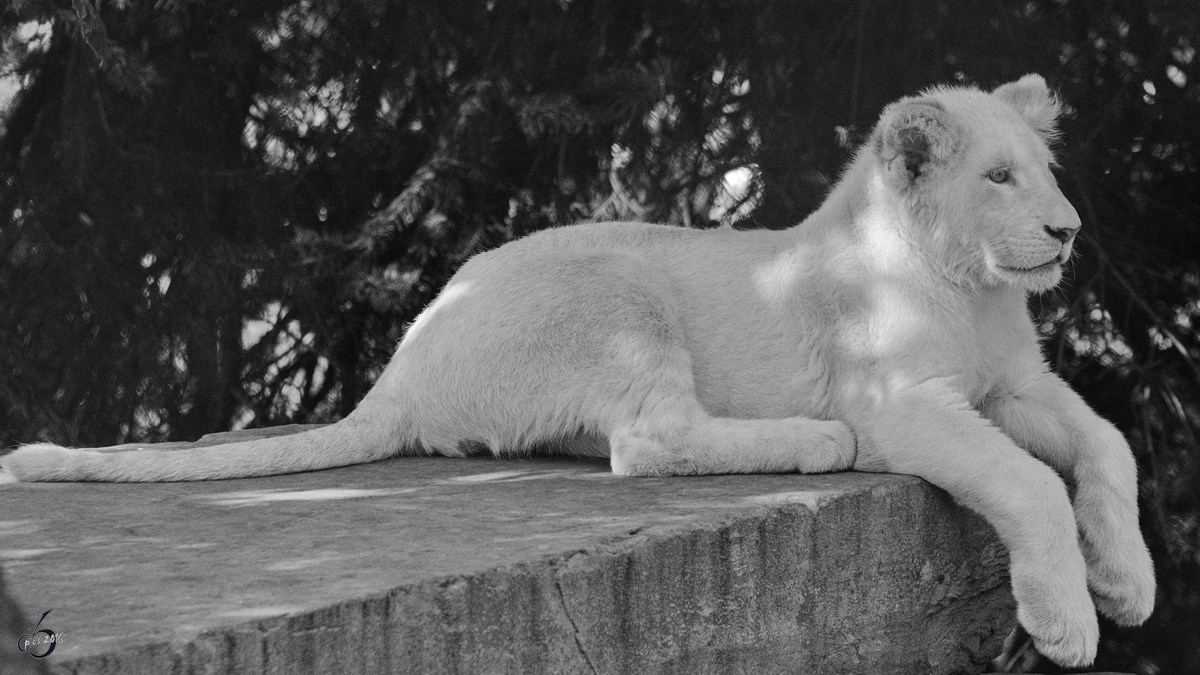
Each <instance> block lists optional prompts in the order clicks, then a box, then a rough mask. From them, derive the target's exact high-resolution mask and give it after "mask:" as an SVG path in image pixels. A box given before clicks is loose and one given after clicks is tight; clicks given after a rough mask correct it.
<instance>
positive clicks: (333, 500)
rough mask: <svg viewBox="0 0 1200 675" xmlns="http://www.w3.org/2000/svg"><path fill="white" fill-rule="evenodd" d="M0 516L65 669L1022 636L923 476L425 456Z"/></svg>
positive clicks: (461, 666) (63, 497)
mask: <svg viewBox="0 0 1200 675" xmlns="http://www.w3.org/2000/svg"><path fill="white" fill-rule="evenodd" d="M0 504H3V507H2V509H0V549H2V550H0V559H3V561H4V565H5V568H6V570H7V581H8V584H7V585H8V592H9V594H10V596H12V597H13V598H14V599H15V600H16V601H17V602H18V603H19V604H20V605H21V606H22V608H23V609H24V614H25V616H26V617H29V616H32V617H37V616H40V615H41V614H42V612H45V611H46V610H48V609H53V610H54V612H53V614H51V615H49V616H48V617H47V618H46V624H47V626H44V627H49V628H51V629H52V630H54V631H56V632H58V633H60V634H61V635H62V642H61V644H60V645H59V646H58V648H57V650H56V651H55V652H54V653H53V654H51V655H50V657H49V658H47V659H45V662H46V663H48V665H50V666H51V670H52V672H56V673H154V674H158V673H230V674H232V673H238V674H243V673H288V674H291V673H681V674H683V673H689V674H690V673H728V672H751V673H760V672H762V673H767V672H771V673H775V672H795V673H855V674H859V673H873V672H878V673H955V672H979V671H980V670H981V669H982V667H983V664H984V663H985V662H986V660H987V658H989V657H990V656H991V655H994V653H996V652H997V651H998V650H999V646H1000V642H1001V641H1002V639H1003V636H1004V635H1005V634H1006V633H1007V631H1008V629H1010V628H1011V627H1012V625H1013V618H1012V600H1011V596H1010V595H1009V592H1008V578H1007V572H1006V566H1007V562H1008V555H1007V553H1006V552H1005V550H1004V549H1003V547H1002V546H1001V545H1000V544H999V543H998V541H997V540H996V539H995V536H994V534H993V533H992V531H991V528H989V527H988V526H987V525H986V524H985V523H983V522H982V521H981V520H980V519H978V518H977V517H975V516H973V515H971V514H969V513H967V512H966V511H964V510H962V509H960V508H958V507H957V506H955V505H953V504H952V503H951V502H950V500H949V499H948V498H947V497H946V496H945V495H944V494H943V493H941V492H940V491H938V490H935V489H933V488H931V487H929V486H928V485H926V484H925V483H923V482H922V481H920V480H917V479H914V478H908V477H902V476H892V475H875V474H854V473H847V474H835V475H825V476H797V475H766V476H762V475H760V476H714V477H698V478H666V479H658V478H643V479H631V478H619V477H615V476H613V475H611V474H610V473H609V472H608V469H607V466H606V464H604V463H601V462H591V461H580V460H550V459H545V460H523V461H507V460H506V461H497V460H489V459H468V460H459V459H444V458H420V459H399V460H393V461H387V462H380V463H376V464H372V465H366V466H358V467H349V468H345V469H336V470H331V471H324V472H318V473H311V474H301V475H293V476H279V477H274V478H262V479H247V480H236V481H224V482H213V483H173V484H160V485H101V484H41V485H36V484H35V485H28V484H16V485H5V486H0ZM0 649H7V647H4V646H0ZM20 656H22V657H24V655H20Z"/></svg>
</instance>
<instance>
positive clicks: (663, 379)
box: [608, 346, 856, 476]
mask: <svg viewBox="0 0 1200 675" xmlns="http://www.w3.org/2000/svg"><path fill="white" fill-rule="evenodd" d="M671 351H673V352H675V353H674V354H672V355H671V356H672V357H671V358H665V359H663V360H662V361H661V362H660V363H659V364H658V365H657V368H656V369H654V370H652V371H650V372H643V373H642V374H641V376H640V378H639V379H641V380H642V382H643V383H645V382H651V383H652V384H650V386H648V387H646V389H645V393H643V394H638V395H636V396H634V395H633V392H636V391H637V390H638V387H636V386H635V387H631V388H630V394H631V395H630V396H628V397H627V400H626V401H625V402H624V403H625V404H626V405H625V406H623V407H624V408H625V410H627V411H629V414H627V415H624V416H619V417H618V418H617V419H615V420H612V424H611V427H610V429H609V431H608V442H609V447H610V453H611V454H610V457H611V462H612V469H613V472H614V473H617V474H620V475H624V476H674V475H700V474H730V473H793V472H799V473H824V472H829V471H844V470H847V469H849V468H850V466H851V465H852V464H853V463H854V459H855V456H856V443H855V437H854V434H853V432H851V430H850V428H849V427H848V426H846V424H844V423H842V422H838V421H821V420H814V419H810V418H806V417H786V418H781V419H734V418H728V417H713V416H712V415H709V414H708V412H707V411H705V410H704V408H703V406H702V405H701V404H700V401H699V400H698V399H697V397H696V393H695V388H694V385H693V381H692V376H691V364H690V360H689V359H688V356H687V354H686V352H685V351H684V350H683V348H682V346H674V347H673V349H672V350H671ZM630 399H632V400H630Z"/></svg>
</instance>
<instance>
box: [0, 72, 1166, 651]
mask: <svg viewBox="0 0 1200 675" xmlns="http://www.w3.org/2000/svg"><path fill="white" fill-rule="evenodd" d="M1058 112H1059V108H1058V103H1057V101H1056V99H1055V97H1054V96H1053V95H1052V94H1051V92H1050V91H1049V90H1048V89H1047V88H1046V84H1045V82H1044V81H1043V80H1042V78H1041V77H1038V76H1036V75H1028V76H1026V77H1024V78H1022V79H1020V80H1018V81H1016V82H1012V83H1009V84H1006V85H1004V86H1002V87H1000V88H998V89H996V90H995V91H993V92H990V93H987V92H983V91H980V90H977V89H973V88H935V89H931V90H929V91H927V92H925V93H924V94H922V95H920V96H918V97H913V98H905V99H902V100H900V101H898V102H896V103H894V104H892V105H890V106H888V108H887V109H886V110H884V111H883V115H882V117H881V118H880V120H879V124H878V125H877V126H876V128H875V130H874V132H873V134H872V136H871V139H870V141H869V142H868V143H867V144H866V145H865V146H864V147H863V148H862V149H861V150H860V151H859V152H858V154H857V156H856V157H855V159H854V161H853V163H852V164H851V165H850V166H849V168H848V170H847V171H846V173H845V175H844V176H843V178H842V179H841V182H839V183H838V185H837V187H836V188H835V189H834V190H833V192H832V193H831V194H830V195H829V198H828V200H827V201H826V202H825V204H824V205H823V206H822V207H821V208H820V210H818V211H817V212H816V213H814V214H812V215H811V216H809V217H808V218H807V219H806V220H805V221H804V222H803V223H801V224H800V225H798V226H796V227H794V228H792V229H790V230H787V231H782V232H767V231H759V232H735V231H731V230H724V231H695V230H688V229H682V228H677V227H667V226H662V225H647V224H639V223H609V224H596V225H578V226H574V227H564V228H561V229H555V230H550V231H545V232H541V233H538V234H535V235H533V236H530V237H527V238H525V239H522V240H520V241H516V242H513V243H510V244H508V245H506V246H503V247H501V248H499V249H497V250H495V251H491V252H489V253H484V254H481V255H479V256H476V257H475V258H473V259H472V260H471V261H470V262H468V263H467V264H466V265H464V266H463V268H462V269H461V270H460V271H459V272H458V274H456V275H455V276H454V278H453V279H451V281H450V283H449V284H447V286H446V288H445V290H443V291H442V293H441V295H440V296H439V297H438V299H437V300H436V301H435V302H434V303H433V304H432V305H430V306H429V308H428V309H426V310H425V312H424V313H422V314H421V316H420V317H419V318H418V319H417V321H416V323H414V324H413V326H412V328H411V329H410V330H409V331H408V333H407V335H406V336H405V338H404V340H403V341H402V342H401V343H400V346H399V347H398V349H397V350H396V354H395V356H394V357H393V359H392V361H391V363H390V365H389V366H388V367H387V369H386V371H385V372H384V373H383V375H382V376H381V377H380V379H379V381H378V383H376V385H375V387H374V389H372V390H371V392H370V393H369V394H367V396H366V397H365V398H364V399H363V401H362V403H361V404H360V405H359V407H358V409H357V410H355V411H354V413H353V414H351V415H350V416H349V417H347V418H346V419H344V420H342V421H341V422H339V423H337V424H335V425H332V426H329V427H324V428H320V429H317V430H314V431H308V432H306V433H303V434H299V435H294V436H284V437H278V438H269V439H264V440H255V441H248V442H242V443H233V444H229V445H220V446H215V447H207V448H201V449H195V450H190V451H182V452H162V451H156V450H153V449H137V450H131V451H127V452H96V451H94V450H74V449H67V448H61V447H58V446H54V445H48V444H37V445H28V446H25V447H23V448H20V449H19V450H17V451H16V452H14V453H12V454H10V455H8V456H6V457H4V458H3V459H0V465H2V466H3V468H4V469H5V470H6V471H7V472H8V474H9V475H10V479H11V478H12V477H15V478H16V479H17V480H22V481H78V480H85V481H86V480H91V481H179V480H208V479H220V478H233V477H242V476H261V475H268V474H278V473H286V472H296V471H309V470H313V469H324V468H328V467H334V466H344V465H348V464H357V463H363V462H371V461H375V460H379V459H384V458H387V457H395V456H397V455H405V454H408V455H412V454H420V453H436V454H441V455H450V456H461V455H464V454H467V453H469V452H472V451H474V450H477V449H483V448H486V449H488V450H490V451H492V452H494V453H498V454H500V453H505V452H513V451H522V452H523V451H527V450H530V449H536V448H550V449H553V450H555V451H558V452H567V453H574V454H588V455H600V456H607V457H610V458H611V462H612V469H613V471H614V472H616V473H618V474H622V475H627V476H650V475H654V476H663V475H679V474H720V473H755V472H787V471H798V472H806V473H807V472H820V471H844V470H847V469H857V470H861V471H892V472H897V473H906V474H913V475H916V476H920V477H922V478H924V479H926V480H928V481H929V482H931V483H933V484H934V485H937V486H939V487H941V488H943V489H945V490H947V491H948V492H949V493H950V494H951V495H953V496H954V497H955V498H956V499H957V500H958V501H959V502H961V503H963V504H965V505H966V506H968V507H970V508H972V509H974V510H975V511H977V512H979V513H981V514H982V515H983V516H984V517H985V518H987V520H988V521H989V522H990V523H991V524H992V525H993V526H994V527H995V528H996V531H997V532H998V533H999V535H1000V537H1001V539H1002V540H1003V541H1004V543H1005V544H1006V545H1007V546H1008V548H1009V550H1010V552H1011V555H1012V584H1013V592H1014V594H1015V596H1016V598H1017V601H1018V604H1019V608H1018V616H1019V618H1020V621H1021V623H1022V624H1023V625H1024V626H1025V628H1026V629H1027V630H1028V631H1029V633H1030V634H1031V635H1033V637H1034V639H1035V644H1036V646H1037V648H1038V649H1039V650H1040V651H1041V652H1042V653H1043V654H1045V655H1047V656H1049V657H1050V658H1051V659H1053V660H1055V661H1057V662H1058V663H1060V664H1063V665H1067V666H1080V665H1085V664H1087V663H1089V662H1091V661H1092V660H1093V658H1094V656H1095V653H1096V643H1097V639H1098V630H1097V621H1096V612H1095V608H1098V609H1099V610H1100V611H1101V612H1103V613H1104V614H1105V615H1107V616H1109V617H1112V618H1113V619H1114V620H1116V621H1117V622H1118V623H1120V624H1125V625H1131V624H1139V623H1142V622H1143V621H1144V620H1145V619H1146V618H1147V617H1148V616H1149V614H1150V612H1151V610H1152V609H1153V605H1154V573H1153V569H1152V567H1151V562H1150V556H1149V553H1148V552H1147V550H1146V546H1145V544H1144V543H1143V541H1142V536H1141V533H1140V532H1139V530H1138V514H1137V485H1136V477H1135V466H1134V462H1133V458H1132V456H1131V454H1130V451H1129V447H1128V445H1127V444H1126V442H1125V440H1124V439H1123V438H1122V436H1121V434H1120V433H1118V432H1117V430H1116V429H1115V428H1114V427H1113V426H1112V425H1111V424H1109V423H1108V422H1106V421H1105V420H1103V419H1101V418H1100V417H1098V416H1097V415H1096V414H1095V413H1094V412H1092V411H1091V410H1090V409H1089V408H1088V406H1087V405H1085V404H1084V402H1083V401H1082V400H1081V399H1080V398H1079V396H1077V395H1076V394H1075V392H1073V391H1072V390H1071V389H1070V388H1068V387H1067V385H1066V384H1064V383H1063V381H1062V380H1060V379H1059V378H1058V377H1056V376H1055V375H1054V374H1052V373H1050V372H1049V371H1048V370H1047V367H1046V364H1045V363H1044V361H1043V359H1042V357H1041V355H1040V353H1039V348H1038V341H1037V336H1036V334H1035V331H1034V326H1033V323H1032V322H1031V320H1030V318H1029V316H1028V313H1027V311H1026V303H1025V301H1026V295H1027V294H1029V293H1030V292H1040V291H1045V290H1047V289H1049V288H1051V287H1053V286H1054V285H1055V284H1057V283H1058V281H1059V278H1060V277H1061V276H1062V266H1063V264H1064V263H1065V262H1066V261H1067V258H1068V257H1069V256H1070V253H1071V244H1072V241H1073V239H1074V237H1075V233H1076V232H1077V231H1078V230H1079V226H1080V221H1079V217H1078V216H1077V215H1076V213H1075V209H1073V208H1072V207H1071V205H1070V204H1069V203H1068V202H1067V200H1066V199H1065V198H1064V197H1063V195H1062V193H1061V192H1060V191H1059V190H1058V187H1057V185H1056V184H1055V179H1054V177H1053V176H1052V175H1051V172H1050V165H1051V163H1052V161H1053V160H1052V157H1051V153H1050V150H1049V149H1048V148H1047V142H1048V140H1049V139H1050V138H1052V137H1053V136H1054V134H1055V124H1056V120H1057V117H1058ZM1060 474H1061V475H1062V476H1065V477H1066V478H1067V479H1068V480H1070V481H1071V482H1072V483H1073V484H1074V485H1075V486H1076V490H1075V495H1074V504H1072V503H1071V501H1070V500H1069V499H1068V493H1067V488H1066V486H1065V485H1064V483H1063V480H1062V479H1061V478H1060V477H1059V476H1060ZM1089 591H1090V592H1089ZM1093 601H1094V603H1095V606H1093Z"/></svg>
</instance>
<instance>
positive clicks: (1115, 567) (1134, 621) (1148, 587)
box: [1088, 541, 1154, 626]
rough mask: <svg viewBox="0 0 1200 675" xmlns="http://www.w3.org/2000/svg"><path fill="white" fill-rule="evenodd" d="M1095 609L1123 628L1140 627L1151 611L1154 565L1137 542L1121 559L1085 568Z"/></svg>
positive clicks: (1109, 557)
mask: <svg viewBox="0 0 1200 675" xmlns="http://www.w3.org/2000/svg"><path fill="white" fill-rule="evenodd" d="M1088 586H1089V587H1091V589H1092V593H1093V597H1094V600H1095V603H1096V609H1098V610H1100V612H1101V613H1103V614H1104V616H1107V617H1108V618H1110V619H1112V620H1113V621H1115V622H1116V623H1118V624H1119V625H1122V626H1140V625H1141V624H1143V623H1145V622H1146V619H1148V618H1150V614H1151V613H1152V612H1153V611H1154V564H1153V563H1152V562H1151V560H1150V552H1149V551H1147V550H1146V545H1145V544H1143V543H1142V542H1141V541H1138V542H1137V543H1136V545H1131V546H1129V547H1127V548H1126V550H1125V551H1123V555H1120V556H1112V555H1110V556H1106V558H1105V559H1104V560H1102V561H1097V562H1093V563H1091V564H1089V565H1088Z"/></svg>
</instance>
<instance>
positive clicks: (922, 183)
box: [870, 75, 1080, 291]
mask: <svg viewBox="0 0 1200 675" xmlns="http://www.w3.org/2000/svg"><path fill="white" fill-rule="evenodd" d="M1058 115H1059V104H1058V101H1057V99H1056V98H1055V96H1054V94H1053V93H1051V92H1050V90H1049V89H1048V88H1047V87H1046V82H1045V81H1044V80H1043V79H1042V78H1041V77H1040V76H1038V75H1026V76H1025V77H1023V78H1021V79H1020V80H1017V81H1016V82H1010V83H1008V84H1005V85H1003V86H1001V87H999V88H997V89H996V90H995V91H992V92H990V93H988V92H983V91H980V90H978V89H969V88H957V87H954V88H950V87H939V88H935V89H931V90H928V91H926V92H925V93H924V94H922V95H921V96H917V97H912V98H906V99H902V100H900V101H898V102H896V103H894V104H892V105H891V106H889V107H888V108H887V109H886V110H885V111H884V113H883V115H882V117H881V118H880V122H879V125H878V126H877V127H876V129H875V132H874V134H873V136H872V142H871V145H870V149H871V151H873V152H874V153H875V155H876V157H877V158H878V160H879V162H880V166H881V167H882V169H883V171H884V175H885V180H886V182H887V184H888V185H889V186H890V187H891V188H892V189H893V190H895V191H896V192H897V193H898V194H899V195H901V196H902V198H903V200H904V202H905V203H906V204H908V206H909V209H910V211H911V212H912V213H913V214H914V215H915V218H914V220H915V222H914V223H913V229H914V230H915V232H914V236H917V237H920V238H921V240H922V242H921V243H922V248H923V249H924V250H926V251H929V252H932V254H933V257H934V258H935V259H936V260H935V264H941V265H942V266H943V267H944V271H945V272H946V274H947V275H948V276H950V277H952V278H956V279H959V280H961V281H963V282H964V283H971V284H977V285H983V286H996V285H1009V286H1015V287H1018V288H1023V289H1026V290H1029V291H1043V290H1046V289H1049V288H1051V287H1053V286H1054V285H1055V284H1057V283H1058V281H1059V280H1060V279H1061V278H1062V267H1063V263H1065V262H1066V261H1067V259H1068V258H1069V257H1070V255H1071V245H1072V243H1073V242H1074V238H1075V233H1076V232H1078V230H1079V227H1080V221H1079V215H1078V214H1077V213H1076V212H1075V209H1074V207H1072V206H1071V204H1070V202H1068V201H1067V199H1066V197H1064V196H1063V194H1062V192H1061V191H1060V190H1059V189H1058V185H1057V182H1056V181H1055V178H1054V175H1053V174H1052V173H1051V167H1053V166H1055V164H1054V157H1053V154H1052V153H1051V151H1050V147H1049V145H1050V143H1051V142H1052V141H1053V140H1054V138H1055V135H1056V133H1057V132H1056V122H1057V119H1058Z"/></svg>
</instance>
